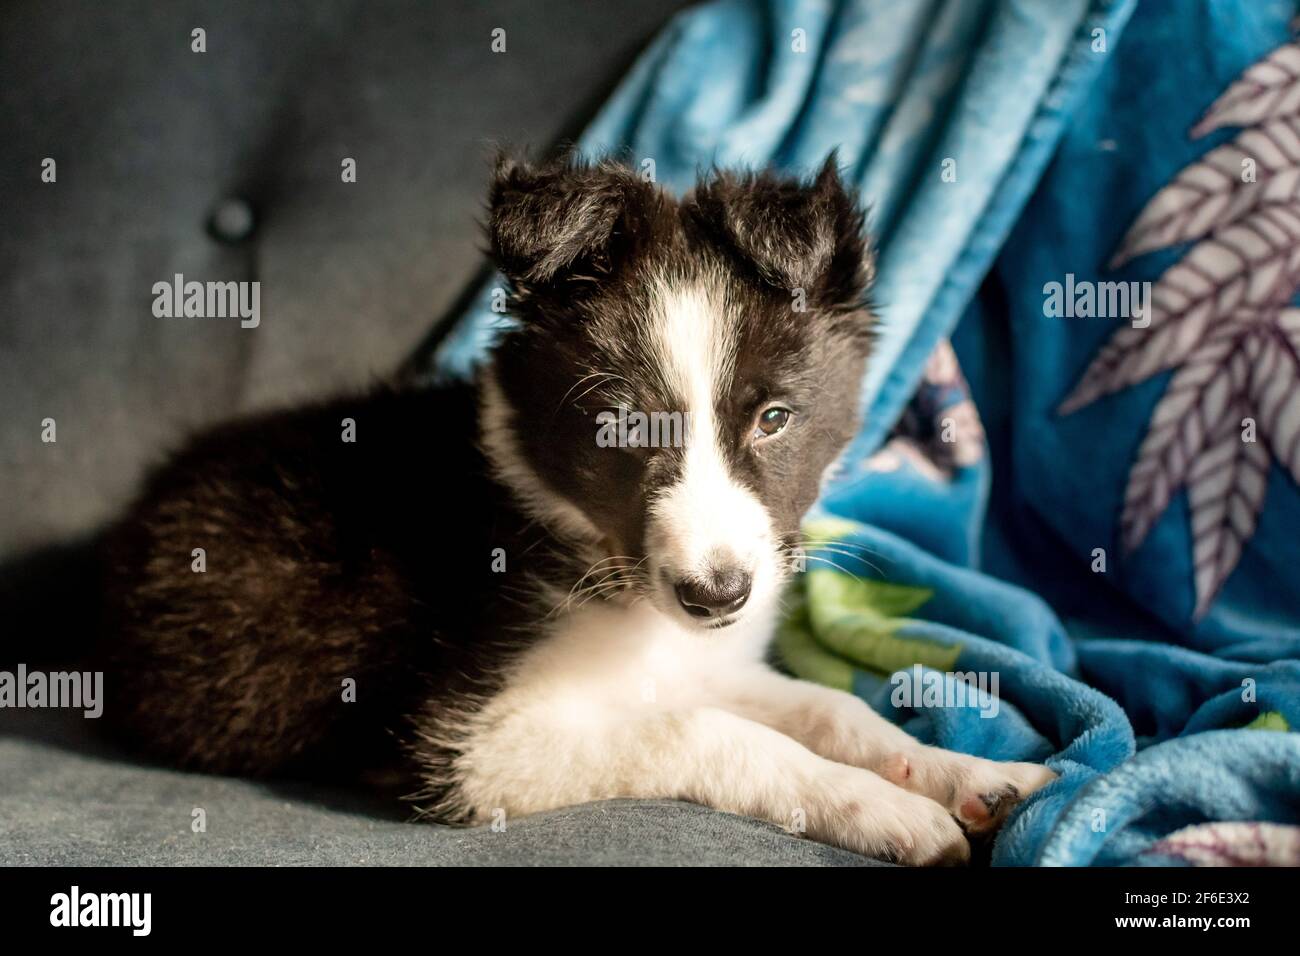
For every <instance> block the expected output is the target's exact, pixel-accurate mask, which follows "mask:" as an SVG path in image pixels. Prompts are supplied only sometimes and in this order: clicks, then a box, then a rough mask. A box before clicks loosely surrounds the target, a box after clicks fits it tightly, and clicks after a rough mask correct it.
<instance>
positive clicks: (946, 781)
mask: <svg viewBox="0 0 1300 956" xmlns="http://www.w3.org/2000/svg"><path fill="white" fill-rule="evenodd" d="M879 773H880V775H881V776H882V777H884V778H885V779H886V780H888V781H890V782H891V783H895V784H897V785H898V786H900V787H903V788H904V789H907V790H910V791H911V792H913V793H919V794H923V795H925V796H927V797H929V798H930V799H931V800H934V801H936V802H938V803H941V804H943V805H944V806H945V807H947V808H948V811H949V812H950V813H951V814H952V815H953V816H954V817H956V818H957V819H958V820H959V821H960V822H961V825H962V827H964V828H965V830H966V832H968V833H971V834H976V835H982V834H987V833H992V832H994V831H996V830H997V829H998V828H999V827H1001V826H1002V824H1003V822H1004V821H1005V820H1006V818H1007V815H1008V814H1009V813H1010V812H1011V810H1012V809H1013V808H1014V807H1015V806H1016V805H1017V804H1018V803H1020V801H1022V800H1023V799H1024V798H1025V797H1027V796H1029V795H1030V794H1031V793H1033V792H1034V791H1036V790H1039V789H1041V788H1042V787H1045V786H1046V785H1047V784H1049V783H1051V782H1052V781H1053V780H1055V779H1056V774H1055V773H1054V772H1053V771H1051V770H1048V769H1047V768H1046V767H1044V766H1043V765H1042V764H1036V763H1001V762H999V761H996V760H985V759H983V758H981V757H971V756H969V755H967V754H959V753H953V752H951V751H948V750H940V749H938V748H935V747H924V748H919V749H917V750H915V751H909V752H906V753H904V752H899V753H895V754H891V755H890V756H888V757H886V758H885V759H884V761H882V762H881V765H880V768H879Z"/></svg>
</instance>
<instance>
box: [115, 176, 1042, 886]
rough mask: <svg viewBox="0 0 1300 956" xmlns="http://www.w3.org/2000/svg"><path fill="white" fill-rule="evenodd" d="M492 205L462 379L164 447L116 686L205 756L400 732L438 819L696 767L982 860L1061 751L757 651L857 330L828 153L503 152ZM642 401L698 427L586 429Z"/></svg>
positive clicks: (159, 729) (166, 733) (860, 252)
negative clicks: (936, 725)
mask: <svg viewBox="0 0 1300 956" xmlns="http://www.w3.org/2000/svg"><path fill="white" fill-rule="evenodd" d="M488 228H489V234H490V241H491V248H492V253H493V255H494V257H495V260H496V263H497V265H498V266H499V267H500V269H501V270H502V272H503V273H504V274H505V275H506V276H507V277H508V279H509V281H510V284H511V292H512V294H513V299H512V302H513V314H514V317H515V318H516V319H517V327H515V328H514V329H513V330H511V331H509V332H508V333H507V334H505V335H504V337H503V338H502V340H501V341H500V343H499V344H498V345H497V346H496V348H495V350H494V352H493V354H492V358H491V362H490V364H489V365H488V367H487V368H486V370H485V371H484V372H483V373H482V374H481V376H480V378H479V381H478V383H477V385H476V386H475V387H473V388H470V387H449V388H444V389H428V390H381V391H379V392H377V393H373V394H370V395H367V396H365V397H362V398H356V399H345V400H339V401H335V402H331V403H328V404H323V405H318V406H315V407H311V408H306V409H300V410H296V411H290V412H286V413H277V414H271V415H267V416H264V417H261V418H258V419H255V420H251V421H245V422H240V423H236V424H231V425H227V426H225V427H221V428H218V429H216V430H214V431H211V432H209V433H207V434H206V435H203V436H201V437H199V438H197V439H195V440H194V441H192V442H191V443H190V444H189V445H188V447H186V448H185V449H184V450H182V451H181V452H180V453H179V454H178V455H176V456H175V457H174V458H173V460H172V461H171V462H170V463H169V464H168V465H167V466H166V467H164V468H162V469H161V470H159V471H157V472H156V473H155V474H153V476H152V477H151V478H150V480H149V481H148V483H147V486H146V488H145V490H144V492H143V494H142V496H141V497H140V499H139V501H138V502H137V504H136V505H135V506H134V508H133V509H132V511H131V512H130V513H129V514H128V515H127V516H126V517H125V518H124V519H123V521H122V522H121V523H120V524H119V525H118V526H117V527H116V528H115V529H114V531H113V532H112V534H111V535H110V543H109V553H108V556H109V559H110V561H109V566H110V568H111V571H110V580H109V586H108V594H109V598H110V608H111V612H112V615H111V621H110V623H111V627H110V628H108V629H106V637H105V646H104V653H105V656H106V657H107V658H108V660H109V664H108V667H109V669H110V671H111V673H110V679H109V682H108V683H109V685H110V691H111V693H110V697H109V707H108V708H107V711H106V716H109V717H110V718H116V721H117V723H118V725H119V726H120V727H121V728H122V730H123V731H124V732H125V733H126V734H127V735H128V736H129V737H130V738H131V739H132V740H133V741H134V742H135V743H136V744H137V745H139V746H140V747H142V748H144V749H146V750H148V751H149V752H151V753H153V754H155V755H157V756H159V757H161V758H163V759H165V760H167V761H169V762H172V763H176V764H179V765H182V766H185V767H192V768H197V769H203V770H209V771H215V772H227V773H242V774H270V773H286V772H290V771H301V770H303V769H308V768H310V769H311V770H312V771H313V772H319V771H320V770H321V769H322V768H330V769H334V770H342V769H345V768H346V769H353V770H355V769H358V768H364V767H366V766H367V765H373V764H376V763H379V762H381V758H383V757H385V756H386V755H388V754H389V753H390V752H391V753H392V754H393V755H395V756H396V757H397V758H398V759H400V760H401V761H402V764H403V766H404V767H405V768H406V769H407V770H408V772H409V773H410V774H412V775H413V776H414V777H415V778H417V779H418V780H419V788H420V790H419V794H418V796H417V799H418V801H421V806H422V809H424V810H425V811H426V812H427V813H428V815H429V816H431V817H432V818H434V819H437V820H441V821H445V822H453V823H477V822H481V821H487V820H492V819H493V818H494V816H499V815H500V814H501V813H505V814H510V815H515V814H527V813H534V812H537V811H541V810H548V809H551V808H555V807H562V806H565V805H569V804H576V803H582V802H585V801H591V800H601V799H605V798H612V797H641V798H678V799H682V800H690V801H695V802H697V803H701V804H705V805H707V806H710V807H714V808H716V809H719V810H725V811H729V812H732V813H738V814H745V815H748V816H752V817H757V818H759V819H762V820H767V821H770V822H772V823H774V824H778V825H782V826H785V827H788V828H793V829H802V830H804V831H805V832H806V833H807V834H808V835H810V836H811V837H813V838H815V839H817V840H821V841H825V842H827V843H830V844H834V845H836V846H841V847H846V848H849V849H851V850H855V851H858V852H861V853H865V854H869V855H872V856H878V857H884V858H888V859H893V860H898V861H902V862H906V863H915V864H927V863H940V862H945V863H947V862H961V861H963V860H965V859H966V858H967V856H968V854H969V846H968V844H967V837H966V834H967V833H968V832H969V833H976V832H988V831H990V830H992V829H994V828H996V827H997V826H998V825H999V824H1000V822H1001V821H1002V819H1003V818H1004V817H1005V815H1006V813H1007V811H1008V809H1009V808H1010V807H1011V806H1012V805H1013V804H1014V803H1015V802H1016V801H1017V800H1018V799H1020V798H1021V797H1023V796H1025V795H1026V794H1028V793H1030V792H1031V791H1033V790H1035V789H1037V788H1038V787H1040V786H1042V785H1043V784H1044V783H1046V782H1047V781H1048V780H1050V779H1051V778H1052V777H1053V776H1054V775H1053V774H1052V773H1051V772H1050V771H1048V770H1046V769H1045V768H1043V767H1041V766H1037V765H1032V764H1018V763H995V762H992V761H988V760H982V759H978V758H975V757H970V756H965V755H961V754H957V753H951V752H947V751H943V750H939V749H936V748H932V747H926V746H922V745H921V744H919V743H918V742H917V741H915V740H914V739H912V738H911V737H909V736H908V735H907V734H906V733H904V732H903V731H902V730H900V729H898V728H897V727H895V726H894V725H892V724H890V723H889V722H888V721H886V720H885V719H884V718H882V717H880V716H879V715H877V714H876V713H874V712H873V711H872V710H871V709H870V708H869V707H868V706H867V705H866V704H865V703H863V702H862V701H861V700H859V699H858V698H856V697H854V696H852V695H850V694H845V693H841V692H839V691H835V690H830V689H827V688H824V687H819V686H815V685H813V684H808V683H804V682H801V681H798V680H794V679H791V678H790V677H787V676H784V675H782V674H780V673H778V672H777V671H775V670H773V669H771V668H770V667H769V666H768V665H767V664H766V663H765V662H764V656H765V649H766V647H767V645H768V642H769V639H770V637H771V635H772V633H773V629H774V624H775V622H776V620H777V617H778V614H779V612H780V594H781V590H782V585H783V584H784V583H785V582H786V581H787V579H788V577H789V574H788V570H789V568H790V566H791V564H792V561H791V556H792V552H793V549H794V548H796V547H797V546H798V544H799V523H800V518H801V517H802V515H803V514H804V512H805V511H806V510H807V509H808V508H809V507H810V506H811V505H812V503H813V501H814V500H815V499H816V497H817V495H818V491H819V488H820V487H821V484H822V479H823V475H824V474H825V473H826V472H827V470H828V469H829V468H830V467H831V466H832V464H833V463H834V462H835V460H836V458H837V456H838V454H839V453H840V451H841V449H842V448H843V446H844V445H845V444H846V442H847V441H848V440H849V438H850V437H851V436H852V435H853V434H854V430H855V428H856V427H857V416H858V404H859V402H858V395H859V382H860V380H861V377H862V371H863V365H864V362H865V361H866V358H867V355H868V352H869V347H870V342H871V326H872V317H871V315H870V314H869V312H868V311H867V309H866V308H865V307H864V305H863V301H864V294H865V287H866V285H867V283H868V281H869V276H870V262H869V253H868V250H867V247H866V245H865V241H864V238H863V214H862V212H861V210H860V208H859V206H858V204H857V201H856V197H855V196H854V195H852V194H851V193H850V192H848V191H847V190H846V189H845V187H844V186H843V185H842V184H841V182H840V179H839V176H838V174H837V172H836V168H835V165H834V158H833V157H832V158H831V159H830V160H828V161H827V163H826V165H825V168H824V169H822V171H821V172H820V174H819V175H817V176H816V178H815V179H813V180H812V181H798V180H792V179H785V178H779V177H777V176H774V175H770V174H753V173H744V174H729V173H712V174H709V175H707V176H705V177H704V178H703V179H702V180H701V181H700V182H699V183H698V185H697V187H696V189H695V190H694V191H693V193H691V194H690V195H688V196H686V197H685V198H683V199H680V200H679V199H675V198H673V197H671V196H669V195H666V194H665V193H663V192H661V191H660V190H659V189H658V188H657V187H656V186H654V185H653V184H651V183H647V182H644V181H642V180H641V179H640V178H639V177H638V176H637V175H636V174H635V173H633V172H632V171H630V170H628V169H626V168H624V167H622V166H620V165H618V164H616V163H613V162H598V163H593V164H587V163H584V162H581V161H578V160H575V159H573V158H566V159H562V160H559V161H556V162H553V163H550V164H546V165H541V166H531V165H526V164H519V163H515V162H511V161H505V160H503V161H501V162H500V163H499V164H498V166H497V169H496V172H495V179H494V182H493V184H492V188H491V196H490V216H489V227H488ZM629 410H631V411H633V412H636V413H639V414H640V415H643V416H647V417H650V418H652V417H653V416H656V415H658V416H661V418H660V419H659V420H661V421H662V420H664V419H663V418H662V416H665V415H667V416H672V415H673V414H674V413H679V414H680V415H682V416H687V417H686V418H685V421H686V422H688V423H689V427H688V428H684V429H680V431H679V432H675V431H673V430H671V429H670V433H673V434H677V433H680V434H682V435H684V437H685V440H683V441H668V442H658V443H656V442H649V441H644V440H642V441H637V440H635V439H633V440H629V441H615V442H612V443H611V442H609V441H602V440H600V436H601V435H602V433H604V434H606V437H608V426H609V423H610V422H611V421H613V420H615V418H616V416H618V415H622V416H623V419H624V420H625V421H626V420H627V419H628V412H629ZM670 420H674V421H675V420H676V419H670ZM633 434H634V435H636V434H638V433H637V430H636V429H633ZM640 437H641V438H643V439H644V438H645V434H644V432H641V433H640ZM197 549H202V552H201V553H200V552H199V551H197ZM800 824H802V826H801V825H800Z"/></svg>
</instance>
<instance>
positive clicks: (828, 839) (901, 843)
mask: <svg viewBox="0 0 1300 956" xmlns="http://www.w3.org/2000/svg"><path fill="white" fill-rule="evenodd" d="M830 792H831V793H832V794H833V796H831V797H830V799H828V800H826V801H824V802H822V804H821V810H820V812H818V813H816V814H815V817H814V818H811V819H810V820H809V828H810V830H811V834H810V835H812V836H813V837H815V838H816V839H818V840H821V841H822V842H824V843H832V844H834V845H836V846H842V847H844V848H846V849H850V850H855V851H856V852H858V853H862V854H865V855H866V856H872V857H876V858H877V859H883V860H889V861H891V862H894V863H902V864H904V865H907V866H961V865H963V864H965V863H967V862H969V860H970V844H969V843H968V842H967V840H966V834H965V833H964V832H963V831H962V828H961V826H960V825H959V824H958V822H957V821H956V820H954V819H953V817H952V814H950V813H949V812H948V810H947V808H945V807H943V806H940V805H939V804H937V803H935V802H934V801H933V800H930V799H929V798H927V797H923V796H920V795H918V794H915V793H908V792H907V791H906V790H902V789H900V788H898V787H895V786H892V785H891V784H889V783H887V782H886V781H884V780H882V779H881V778H880V777H879V776H877V775H875V774H873V773H870V772H868V771H863V770H854V771H852V773H851V774H848V775H846V776H845V777H842V778H841V779H840V780H838V781H836V785H835V786H834V787H833V788H831V791H830Z"/></svg>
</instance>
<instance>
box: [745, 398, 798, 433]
mask: <svg viewBox="0 0 1300 956" xmlns="http://www.w3.org/2000/svg"><path fill="white" fill-rule="evenodd" d="M793 415H794V412H792V411H790V409H788V408H786V407H785V406H784V405H769V406H768V407H767V408H765V409H763V410H762V411H761V412H759V413H758V423H757V424H756V425H755V426H754V437H755V438H771V437H772V436H773V435H775V434H776V433H777V432H779V431H781V430H782V429H784V428H785V426H786V425H789V424H790V418H791V416H793Z"/></svg>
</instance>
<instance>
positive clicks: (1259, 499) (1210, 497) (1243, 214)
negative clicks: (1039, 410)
mask: <svg viewBox="0 0 1300 956" xmlns="http://www.w3.org/2000/svg"><path fill="white" fill-rule="evenodd" d="M1247 125H1248V126H1251V127H1252V128H1249V129H1246V130H1244V131H1243V132H1241V133H1240V134H1239V135H1238V136H1237V137H1236V138H1235V139H1233V140H1232V141H1231V142H1230V143H1227V144H1225V145H1223V146H1219V147H1217V148H1215V149H1213V150H1211V151H1210V152H1209V153H1207V154H1206V155H1205V156H1203V157H1202V158H1201V159H1200V160H1198V161H1196V162H1194V163H1192V164H1190V165H1188V166H1186V167H1185V168H1184V169H1183V170H1181V171H1180V172H1179V173H1178V175H1177V176H1175V178H1174V179H1173V181H1172V182H1170V183H1169V184H1167V185H1166V186H1164V187H1163V188H1162V189H1160V190H1159V191H1158V192H1157V193H1156V195H1155V196H1154V197H1152V199H1151V200H1150V201H1149V202H1148V203H1147V205H1146V207H1145V208H1144V209H1143V210H1142V212H1141V213H1140V214H1139V215H1138V217H1137V219H1136V220H1135V221H1134V223H1133V225H1132V226H1131V227H1130V228H1129V230H1128V232H1127V234H1126V235H1125V237H1124V239H1123V241H1122V242H1121V243H1120V247H1119V249H1118V250H1117V251H1116V253H1115V255H1114V257H1113V259H1112V260H1111V263H1110V265H1111V268H1116V267H1118V266H1120V265H1123V264H1124V263H1126V262H1128V261H1129V260H1130V259H1133V258H1136V257H1138V256H1142V255H1145V254H1147V253H1149V252H1152V251H1155V250H1157V249H1164V248H1167V247H1169V246H1173V245H1177V244H1180V243H1185V242H1194V243H1195V245H1193V246H1192V248H1191V250H1190V251H1189V252H1188V253H1187V254H1186V255H1185V256H1184V257H1183V258H1182V259H1180V260H1179V261H1178V262H1176V263H1174V264H1173V265H1172V266H1170V267H1169V268H1168V269H1166V270H1165V272H1164V273H1163V274H1161V276H1160V277H1159V279H1157V280H1156V282H1155V284H1154V286H1153V288H1152V291H1151V297H1150V303H1149V305H1148V313H1147V315H1146V316H1144V317H1143V318H1144V319H1145V320H1146V322H1145V323H1144V324H1143V325H1142V326H1141V327H1139V326H1138V325H1134V324H1130V325H1125V326H1123V327H1122V328H1120V329H1119V330H1118V331H1116V332H1115V333H1114V334H1113V335H1112V336H1111V338H1110V339H1109V340H1108V341H1107V342H1106V344H1105V345H1104V346H1103V347H1102V348H1101V349H1100V350H1099V351H1098V353H1097V355H1096V356H1094V357H1093V360H1092V361H1091V362H1090V363H1089V365H1088V367H1087V369H1085V371H1084V373H1083V375H1082V377H1081V378H1080V379H1079V381H1078V383H1077V384H1076V385H1075V387H1074V388H1073V389H1072V390H1071V392H1070V394H1069V395H1068V396H1067V397H1066V398H1065V400H1064V401H1063V402H1062V403H1061V405H1060V407H1059V409H1058V411H1059V413H1060V414H1062V415H1067V414H1070V413H1072V412H1075V411H1077V410H1078V409H1080V408H1083V407H1084V406H1087V405H1090V404H1091V403H1093V402H1095V401H1097V400H1098V399H1100V398H1102V397H1103V396H1106V395H1110V394H1112V393H1114V392H1118V391H1120V390H1122V389H1125V388H1129V387H1130V386H1133V385H1136V384H1138V383H1139V382H1143V381H1145V380H1147V379H1149V378H1151V377H1152V376H1153V375H1157V374H1159V373H1161V372H1165V371H1168V370H1170V369H1176V371H1175V372H1174V374H1173V376H1172V377H1171V378H1170V381H1169V384H1168V386H1167V388H1166V390H1165V393H1164V395H1163V396H1162V397H1161V399H1160V401H1159V402H1158V403H1157V404H1156V407H1155V409H1154V410H1153V411H1152V414H1151V419H1150V422H1149V423H1148V426H1147V431H1146V435H1145V436H1144V438H1143V440H1142V444H1141V446H1140V447H1139V449H1138V453H1137V457H1136V459H1135V460H1134V463H1133V466H1132V468H1131V469H1130V471H1129V477H1128V484H1127V487H1126V488H1125V493H1124V504H1123V511H1122V514H1121V516H1120V533H1121V538H1122V541H1123V545H1124V548H1125V550H1126V551H1129V552H1131V551H1133V550H1135V549H1137V548H1138V547H1139V546H1140V545H1141V544H1142V542H1143V541H1144V540H1145V539H1146V537H1147V535H1148V534H1149V533H1150V531H1151V529H1152V528H1153V527H1154V526H1155V524H1156V522H1158V521H1159V520H1160V518H1161V516H1162V515H1164V513H1165V511H1166V510H1167V509H1168V507H1169V503H1170V502H1171V501H1172V499H1173V497H1174V496H1175V495H1176V494H1177V493H1178V492H1179V491H1181V490H1183V489H1186V491H1187V502H1188V507H1189V511H1190V524H1191V547H1192V567H1193V575H1192V576H1193V588H1194V593H1195V601H1194V606H1193V610H1192V617H1193V619H1194V620H1199V619H1200V618H1201V617H1203V616H1204V615H1205V614H1206V613H1207V612H1208V610H1209V609H1210V606H1211V605H1212V603H1213V602H1214V599H1215V598H1216V597H1217V596H1218V594H1219V593H1220V591H1221V590H1222V588H1223V585H1224V583H1225V582H1226V581H1227V579H1228V577H1229V575H1231V574H1232V571H1233V569H1234V568H1235V567H1236V566H1237V563H1238V561H1239V560H1240V558H1241V554H1242V550H1243V549H1244V548H1245V546H1246V544H1247V542H1248V541H1249V540H1250V538H1251V536H1252V535H1253V534H1254V532H1255V527H1256V524H1257V522H1258V518H1259V513H1260V511H1261V510H1262V509H1263V507H1264V499H1265V495H1266V490H1267V485H1268V472H1269V467H1270V453H1271V455H1272V457H1273V458H1276V459H1277V461H1278V462H1279V463H1280V464H1281V466H1282V467H1283V468H1284V469H1285V470H1286V471H1287V472H1288V473H1289V474H1290V475H1291V477H1292V478H1293V479H1294V480H1295V481H1296V482H1297V483H1298V484H1300V310H1298V309H1294V308H1290V307H1289V303H1290V301H1291V299H1292V298H1294V296H1295V294H1296V292H1297V289H1300V42H1295V41H1293V42H1291V43H1288V44H1285V45H1284V46H1282V47H1280V48H1278V49H1277V50H1274V51H1273V52H1272V53H1271V54H1269V56H1268V57H1266V58H1265V59H1264V60H1261V61H1260V62H1259V63H1256V64H1255V65H1253V66H1252V67H1250V68H1249V69H1247V70H1246V71H1245V73H1243V74H1242V75H1241V76H1240V77H1239V78H1238V79H1237V80H1236V81H1235V82H1233V83H1232V84H1231V85H1230V86H1229V87H1228V88H1227V89H1226V90H1225V91H1224V92H1223V94H1222V95H1221V96H1220V97H1219V98H1218V99H1217V100H1216V101H1215V102H1214V103H1213V104H1212V105H1211V107H1210V108H1209V110H1208V111H1207V112H1206V114H1205V116H1204V117H1203V118H1202V119H1201V120H1200V122H1198V123H1197V124H1196V125H1195V126H1194V127H1193V128H1192V131H1191V136H1192V138H1194V139H1195V138H1199V137H1201V136H1204V135H1206V134H1207V133H1209V132H1212V131H1213V130H1216V129H1220V128H1223V127H1228V126H1247ZM1247 173H1250V174H1251V175H1247ZM1256 430H1257V431H1258V435H1257V434H1256Z"/></svg>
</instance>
